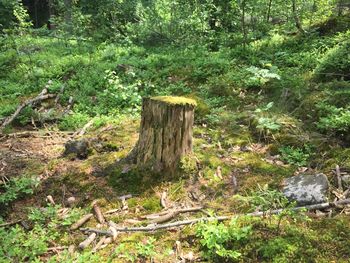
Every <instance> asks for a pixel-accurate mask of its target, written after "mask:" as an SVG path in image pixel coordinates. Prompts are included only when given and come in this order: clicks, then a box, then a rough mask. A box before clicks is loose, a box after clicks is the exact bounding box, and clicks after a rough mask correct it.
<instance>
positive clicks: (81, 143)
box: [63, 139, 89, 159]
mask: <svg viewBox="0 0 350 263" xmlns="http://www.w3.org/2000/svg"><path fill="white" fill-rule="evenodd" d="M64 147H65V150H64V153H63V155H64V156H67V155H73V156H76V157H78V158H79V159H85V158H86V157H87V156H88V154H89V142H88V141H87V140H85V139H81V140H75V141H68V142H66V144H65V145H64Z"/></svg>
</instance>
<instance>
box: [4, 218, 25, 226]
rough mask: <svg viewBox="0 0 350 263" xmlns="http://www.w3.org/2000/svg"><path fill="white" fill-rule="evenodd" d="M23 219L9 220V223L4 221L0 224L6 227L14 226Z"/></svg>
mask: <svg viewBox="0 0 350 263" xmlns="http://www.w3.org/2000/svg"><path fill="white" fill-rule="evenodd" d="M21 222H22V220H21V219H20V220H16V221H12V222H7V223H3V224H0V227H6V226H13V225H16V224H18V223H21Z"/></svg>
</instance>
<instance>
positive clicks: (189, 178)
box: [8, 120, 350, 262]
mask: <svg viewBox="0 0 350 263" xmlns="http://www.w3.org/2000/svg"><path fill="white" fill-rule="evenodd" d="M103 129H104V128H103V127H101V128H99V129H97V130H95V131H92V132H89V133H88V135H87V137H88V138H90V139H92V141H93V142H94V141H95V140H98V142H99V143H100V144H102V145H106V146H107V145H108V147H102V148H101V149H105V150H103V151H102V152H101V151H97V150H93V151H92V153H91V154H90V155H89V157H88V159H87V160H70V159H69V158H68V159H67V158H62V157H60V156H57V157H56V159H53V160H51V161H50V163H48V164H47V165H45V164H41V165H36V166H35V169H36V171H41V172H42V171H43V170H48V172H49V174H50V175H51V176H50V177H49V178H47V179H45V181H44V182H43V183H42V186H41V187H40V188H39V189H37V190H36V195H35V198H29V199H28V198H27V199H24V200H20V201H18V202H15V203H14V204H13V206H12V209H10V210H9V211H8V212H9V214H8V218H16V213H17V212H18V211H19V209H21V208H22V207H23V206H24V205H25V206H34V207H35V206H36V207H40V206H46V204H45V197H46V196H47V195H49V194H50V195H52V196H53V197H54V199H55V200H56V201H57V202H59V203H61V202H62V194H63V195H64V196H63V197H64V198H66V197H69V196H74V197H76V198H77V206H80V207H82V208H83V211H85V212H83V213H87V212H88V211H90V210H91V206H90V204H91V202H92V201H93V200H98V203H99V205H100V207H101V209H102V210H103V211H107V210H110V209H116V208H119V209H120V208H121V206H122V204H121V201H120V200H119V199H118V197H119V196H121V195H124V194H132V195H133V197H132V198H130V199H128V200H127V204H128V210H127V211H121V212H118V213H116V214H112V215H110V216H108V217H107V219H108V220H113V221H115V222H116V223H119V224H121V223H123V225H125V226H132V225H136V226H137V225H144V224H145V223H143V222H141V221H140V223H136V222H133V221H130V220H131V219H132V220H135V219H136V220H140V218H141V216H142V215H147V214H152V213H156V212H159V211H161V210H162V207H161V205H160V201H159V200H160V194H161V193H162V192H163V191H167V192H168V200H169V202H171V203H174V204H175V203H176V204H182V205H183V204H186V205H188V206H193V205H195V204H200V205H203V206H204V207H206V209H207V210H208V211H215V213H217V214H220V215H224V214H232V213H235V214H240V213H245V212H249V211H251V210H250V209H251V208H250V206H249V204H248V203H247V202H246V201H243V200H244V198H245V197H248V196H249V195H250V194H251V193H253V192H254V191H255V190H256V189H257V187H258V185H261V186H263V185H266V184H268V185H269V186H270V187H272V188H275V189H279V187H280V183H281V181H282V179H283V178H285V177H289V176H291V175H292V174H293V173H294V171H295V170H296V167H293V166H291V165H287V164H285V163H278V164H275V163H271V162H269V161H268V160H269V159H268V158H269V156H270V154H271V152H270V150H269V149H271V148H273V147H272V145H271V144H265V143H264V142H255V143H253V140H254V139H253V136H252V135H251V134H250V133H249V131H246V132H245V133H241V134H238V135H237V134H236V133H231V134H230V133H224V132H223V131H220V129H212V128H206V127H203V126H200V125H199V126H195V129H194V155H193V156H189V157H188V158H186V159H184V160H183V161H182V164H181V166H182V169H180V170H179V171H178V173H177V174H176V175H174V177H173V178H166V180H164V177H161V176H159V175H158V176H156V175H155V174H152V173H151V172H149V171H147V170H139V169H133V168H130V169H128V167H118V166H116V162H117V160H118V159H121V158H123V157H125V156H127V154H128V152H129V151H130V150H131V149H132V147H133V145H134V144H135V142H136V140H137V134H138V122H137V121H134V120H130V121H124V122H123V123H122V125H114V126H110V127H109V129H108V131H104V132H102V133H101V130H102V131H103ZM111 145H113V147H111ZM234 145H235V146H234ZM61 149H62V148H61ZM337 157H339V156H337ZM339 158H341V157H339ZM31 167H32V166H28V168H27V169H32V168H31ZM218 167H221V175H220V177H219V176H218V175H217V168H218ZM123 169H126V170H124V171H123ZM232 176H235V177H236V178H237V181H238V188H237V189H236V190H234V189H233V185H232V183H231V178H232ZM190 193H194V194H195V195H196V196H197V198H198V199H197V200H196V199H193V196H192V197H191V195H190ZM242 198H243V199H242ZM199 200H200V201H199ZM22 214H23V215H22V216H25V213H22ZM187 216H188V215H180V216H179V217H178V220H181V219H184V218H186V217H187ZM195 216H203V215H201V213H198V214H197V215H196V214H193V215H192V216H191V217H195ZM349 223H350V221H349V219H348V218H347V217H346V216H337V217H335V218H332V219H322V220H321V221H319V219H315V220H313V221H312V222H309V223H303V222H300V223H293V222H290V221H288V220H285V221H283V224H282V228H281V230H280V232H279V233H278V234H277V233H276V230H275V228H274V227H273V226H271V228H269V227H266V226H265V227H264V225H261V223H257V224H255V225H254V236H253V237H252V240H251V241H250V244H245V245H242V247H241V251H242V252H243V255H244V258H246V259H248V258H249V259H250V261H255V260H259V261H266V262H268V261H269V258H270V254H271V255H272V254H273V255H274V258H275V260H277V261H276V262H278V258H280V259H281V260H286V259H288V257H291V258H293V257H295V256H296V254H298V255H299V256H298V258H299V259H301V260H302V261H303V260H306V261H307V258H308V257H309V256H312V257H315V258H316V259H317V258H319V260H321V261H322V260H334V259H339V260H341V259H342V258H343V259H344V260H345V259H346V255H348V253H349V251H348V249H347V247H348V246H349V244H348V242H347V241H346V240H347V239H346V238H345V236H344V232H343V231H345V230H346V225H347V224H349ZM96 224H97V222H96V221H95V219H93V220H91V221H90V222H89V223H87V224H86V226H87V227H95V225H96ZM323 225H327V228H324V227H322V226H323ZM194 235H195V228H193V227H185V228H183V229H181V230H180V229H178V230H174V231H171V232H169V231H159V232H156V233H134V234H120V235H119V236H118V239H117V244H118V245H120V244H124V245H125V248H124V252H125V251H127V252H125V253H121V254H119V255H115V258H114V259H113V260H114V261H113V262H125V261H127V257H128V256H130V257H133V256H135V257H136V255H137V254H138V244H142V243H146V242H147V240H149V239H150V238H155V241H154V242H155V248H154V250H155V252H156V254H155V256H154V260H155V261H157V262H173V261H174V254H173V253H174V252H173V247H174V244H175V242H176V241H178V240H179V241H181V243H182V247H183V250H184V252H194V253H195V254H197V255H199V249H200V244H199V243H198V240H196V239H193V238H194ZM84 238H85V236H84V235H83V234H82V233H80V232H79V231H75V232H67V231H66V230H63V232H62V233H61V235H60V236H57V237H55V239H54V240H55V242H57V243H60V244H62V245H71V244H76V245H77V244H78V243H79V242H81V241H82V240H83V239H84ZM277 244H278V245H277ZM301 244H303V245H302V246H301ZM118 245H115V246H109V247H107V248H105V249H102V250H101V251H99V252H98V253H97V255H98V256H99V257H101V258H102V259H106V260H107V258H110V257H111V255H112V254H113V251H114V250H115V248H116V247H118ZM303 248H304V249H303ZM271 249H272V250H271ZM255 250H256V251H259V252H257V253H254V252H253V251H255ZM269 253H270V254H269Z"/></svg>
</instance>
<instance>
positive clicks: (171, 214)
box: [149, 207, 203, 224]
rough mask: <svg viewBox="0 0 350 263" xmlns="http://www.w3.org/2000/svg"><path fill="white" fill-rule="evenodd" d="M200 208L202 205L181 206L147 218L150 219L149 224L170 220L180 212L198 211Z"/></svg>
mask: <svg viewBox="0 0 350 263" xmlns="http://www.w3.org/2000/svg"><path fill="white" fill-rule="evenodd" d="M202 208H203V207H190V208H183V209H177V210H170V211H168V213H167V214H165V215H159V216H157V217H156V216H154V217H153V218H149V219H152V220H151V221H150V223H151V224H159V223H164V222H167V221H170V220H171V219H173V218H174V217H176V216H177V215H178V214H180V213H188V212H196V211H200V210H201V209H202Z"/></svg>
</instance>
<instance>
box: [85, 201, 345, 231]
mask: <svg viewBox="0 0 350 263" xmlns="http://www.w3.org/2000/svg"><path fill="white" fill-rule="evenodd" d="M345 204H350V199H344V200H340V201H337V202H333V203H321V204H316V205H308V206H302V207H294V208H292V209H291V210H293V211H300V210H316V209H317V210H319V209H326V208H330V207H334V206H338V205H345ZM282 211H284V209H276V210H270V211H263V212H253V213H249V214H243V215H231V216H218V217H201V218H195V219H189V220H184V221H177V222H173V223H168V224H162V225H156V224H155V225H148V226H145V227H118V226H117V225H116V224H115V223H113V222H109V223H110V225H113V227H114V229H115V230H116V231H117V232H153V231H156V230H160V229H168V228H174V227H180V226H184V225H191V224H195V223H198V222H200V221H202V222H208V221H214V220H217V221H225V220H230V219H232V218H234V217H240V216H264V215H273V214H280V213H281V212H282ZM112 223H113V224H112ZM80 230H81V231H83V232H91V233H97V234H101V235H107V236H112V232H111V231H107V230H100V229H94V228H81V229H80Z"/></svg>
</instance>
